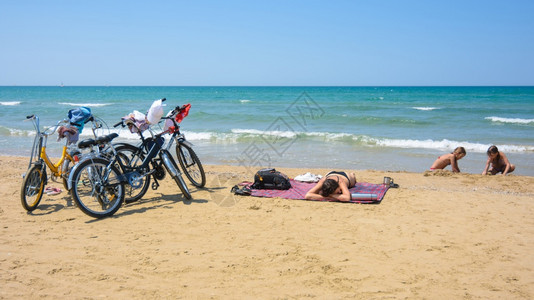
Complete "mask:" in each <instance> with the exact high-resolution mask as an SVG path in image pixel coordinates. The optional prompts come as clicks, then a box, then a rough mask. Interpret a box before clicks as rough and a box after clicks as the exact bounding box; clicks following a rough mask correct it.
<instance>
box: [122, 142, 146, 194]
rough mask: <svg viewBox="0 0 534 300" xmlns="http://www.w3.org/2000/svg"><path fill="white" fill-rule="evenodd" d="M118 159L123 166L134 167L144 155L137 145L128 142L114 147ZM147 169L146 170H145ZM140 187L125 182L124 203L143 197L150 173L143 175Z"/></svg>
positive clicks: (140, 161) (140, 162)
mask: <svg viewBox="0 0 534 300" xmlns="http://www.w3.org/2000/svg"><path fill="white" fill-rule="evenodd" d="M115 151H117V156H118V159H121V161H122V163H123V164H124V165H125V166H129V167H136V166H138V165H140V164H142V163H143V160H144V158H145V156H144V155H143V154H142V153H141V152H140V151H139V148H138V147H135V146H133V145H130V144H120V145H119V146H117V147H116V148H115ZM147 171H148V170H147ZM141 180H143V182H142V183H141V186H140V187H137V188H135V187H133V186H132V185H130V184H125V185H124V187H125V189H126V190H125V195H124V203H132V202H135V201H138V200H139V199H141V198H143V196H144V195H145V194H146V192H147V191H148V188H149V187H150V175H149V176H145V177H143V178H142V179H141Z"/></svg>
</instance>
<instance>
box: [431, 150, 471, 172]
mask: <svg viewBox="0 0 534 300" xmlns="http://www.w3.org/2000/svg"><path fill="white" fill-rule="evenodd" d="M466 155H467V153H466V152H465V149H464V147H457V148H456V149H454V151H453V152H451V153H449V154H445V155H442V156H440V157H438V159H436V161H434V163H433V164H432V167H430V170H431V171H434V170H442V169H445V167H446V166H448V165H451V167H452V171H453V172H460V168H458V160H460V159H462V158H464V157H465V156H466Z"/></svg>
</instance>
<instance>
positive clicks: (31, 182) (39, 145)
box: [20, 115, 101, 211]
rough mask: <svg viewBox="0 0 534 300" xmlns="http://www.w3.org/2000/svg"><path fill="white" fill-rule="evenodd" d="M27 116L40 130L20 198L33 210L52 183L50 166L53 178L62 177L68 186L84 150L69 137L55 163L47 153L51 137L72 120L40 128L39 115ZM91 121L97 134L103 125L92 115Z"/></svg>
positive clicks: (35, 140)
mask: <svg viewBox="0 0 534 300" xmlns="http://www.w3.org/2000/svg"><path fill="white" fill-rule="evenodd" d="M26 119H27V120H28V121H30V120H31V121H32V123H33V126H34V127H35V129H36V135H35V139H34V141H33V147H32V153H31V157H30V164H29V166H28V171H27V172H26V173H25V174H24V175H23V177H24V180H23V182H22V189H21V192H20V197H21V202H22V206H23V207H24V209H26V210H27V211H33V210H34V209H36V208H37V206H38V205H39V202H40V201H41V198H42V197H43V192H44V190H45V186H46V185H47V183H48V176H47V174H46V167H47V166H48V169H49V170H50V173H51V174H50V175H51V178H52V180H53V181H56V180H57V179H58V178H61V179H62V181H63V186H64V187H65V189H67V187H68V184H67V179H68V177H69V172H70V169H71V168H72V166H73V165H74V164H75V163H76V162H78V161H79V159H80V155H81V153H80V151H79V150H78V149H77V148H76V146H75V143H72V142H69V138H65V145H64V146H63V149H62V152H61V157H60V158H59V160H58V161H57V162H56V163H53V162H52V161H51V160H50V158H49V157H48V155H47V153H46V143H47V141H48V136H50V135H53V134H54V133H55V132H56V131H57V130H58V128H60V126H61V125H63V124H65V125H67V126H68V125H69V120H61V121H59V122H58V123H57V124H56V125H55V126H52V127H50V128H48V129H46V130H44V131H41V130H40V127H39V118H38V117H37V116H35V115H31V116H27V117H26ZM87 121H92V122H93V134H95V129H96V128H99V127H101V125H100V124H98V123H97V122H95V119H94V117H91V118H90V119H89V120H87ZM70 144H72V145H70ZM69 150H70V151H69Z"/></svg>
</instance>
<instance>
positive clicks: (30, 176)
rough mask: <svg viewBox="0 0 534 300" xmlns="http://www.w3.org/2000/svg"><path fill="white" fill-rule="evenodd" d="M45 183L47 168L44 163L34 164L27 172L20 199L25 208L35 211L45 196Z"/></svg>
mask: <svg viewBox="0 0 534 300" xmlns="http://www.w3.org/2000/svg"><path fill="white" fill-rule="evenodd" d="M45 184H46V168H44V167H43V166H42V165H34V166H32V167H31V168H30V169H29V170H28V172H26V176H24V180H23V181H22V187H21V190H20V200H21V203H22V207H24V209H25V210H27V211H33V210H35V209H36V208H37V206H38V205H39V202H41V199H42V198H43V191H44V187H45Z"/></svg>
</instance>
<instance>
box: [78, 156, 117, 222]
mask: <svg viewBox="0 0 534 300" xmlns="http://www.w3.org/2000/svg"><path fill="white" fill-rule="evenodd" d="M109 163H110V162H109V161H108V160H105V159H103V158H90V159H87V160H85V161H83V162H80V165H79V166H77V167H76V170H75V171H74V174H72V188H71V190H70V192H71V195H72V198H73V199H74V201H75V202H76V205H77V206H78V208H80V210H81V211H83V212H84V213H85V214H86V215H88V216H91V217H93V218H99V219H100V218H105V217H109V216H112V215H113V214H114V213H115V212H117V210H119V208H120V207H121V205H122V202H123V201H124V192H125V189H124V183H123V182H121V181H120V180H119V177H120V176H121V172H120V171H119V169H117V167H115V166H114V165H112V166H110V168H109V169H110V171H111V173H110V174H109V177H108V178H109V179H108V180H107V181H106V182H104V183H103V184H102V177H103V175H104V172H106V170H107V169H108V165H109Z"/></svg>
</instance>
